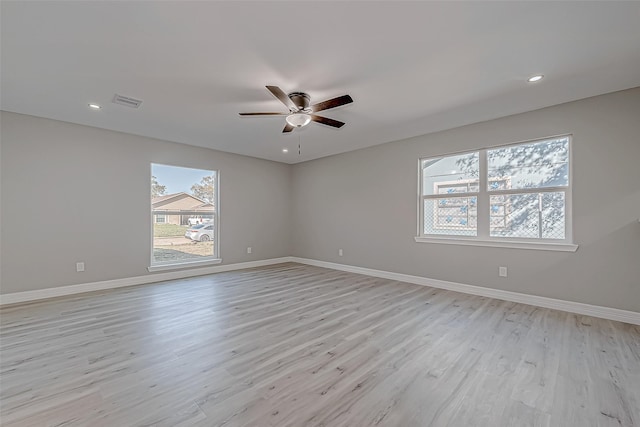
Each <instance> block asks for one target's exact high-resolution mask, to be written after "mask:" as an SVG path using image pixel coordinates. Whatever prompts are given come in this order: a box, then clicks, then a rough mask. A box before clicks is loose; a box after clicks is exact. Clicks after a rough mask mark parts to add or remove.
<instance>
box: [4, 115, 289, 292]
mask: <svg viewBox="0 0 640 427" xmlns="http://www.w3.org/2000/svg"><path fill="white" fill-rule="evenodd" d="M0 120H1V125H2V129H1V133H0V141H1V151H0V153H1V155H2V159H1V185H2V188H1V196H2V197H1V203H2V217H1V221H2V222H1V227H2V229H1V253H2V262H1V273H0V274H1V283H2V288H1V292H2V293H3V294H4V293H12V292H20V291H28V290H36V289H43V288H51V287H56V286H63V285H71V284H77V283H88V282H95V281H102V280H109V279H118V278H126V277H134V276H142V275H146V274H150V273H148V272H147V267H148V266H149V258H150V251H151V248H150V239H151V231H150V226H149V221H150V212H149V194H150V189H149V186H150V184H149V174H150V163H164V164H172V165H177V166H186V167H193V168H200V169H213V170H219V171H220V208H221V212H220V218H221V223H220V225H221V231H220V234H221V247H220V254H221V256H222V259H223V261H224V263H225V264H227V263H237V262H244V261H252V260H259V259H267V258H276V257H282V256H287V255H289V254H290V231H289V225H290V224H289V223H290V212H291V206H290V205H291V200H290V197H291V188H290V183H291V176H290V174H291V170H290V166H288V165H285V164H280V163H275V162H270V161H266V160H259V159H254V158H250V157H245V156H239V155H235V154H228V153H223V152H219V151H214V150H208V149H204V148H198V147H191V146H186V145H181V144H176V143H172V142H167V141H160V140H155V139H150V138H144V137H139V136H134V135H129V134H124V133H119V132H112V131H108V130H102V129H97V128H92V127H87V126H79V125H74V124H70V123H63V122H59V121H54V120H47V119H42V118H36V117H32V116H26V115H20V114H14V113H8V112H2V113H1V116H0ZM123 210H124V211H125V213H123V212H122V211H123ZM247 246H251V247H252V248H253V253H252V254H251V255H248V254H247V253H246V248H247ZM77 261H84V262H85V263H86V271H85V272H83V273H77V272H76V271H75V263H76V262H77Z"/></svg>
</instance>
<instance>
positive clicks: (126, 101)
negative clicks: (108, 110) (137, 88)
mask: <svg viewBox="0 0 640 427" xmlns="http://www.w3.org/2000/svg"><path fill="white" fill-rule="evenodd" d="M113 103H114V104H120V105H124V106H126V107H131V108H138V107H139V106H140V104H142V100H141V99H135V98H131V97H128V96H123V95H118V94H117V93H116V94H115V96H114V97H113Z"/></svg>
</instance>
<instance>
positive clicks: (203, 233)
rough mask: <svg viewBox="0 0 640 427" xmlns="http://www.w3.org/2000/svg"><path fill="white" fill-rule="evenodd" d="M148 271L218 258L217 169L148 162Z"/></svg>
mask: <svg viewBox="0 0 640 427" xmlns="http://www.w3.org/2000/svg"><path fill="white" fill-rule="evenodd" d="M151 218H152V219H153V220H152V239H153V244H152V253H151V267H150V268H149V270H150V271H154V270H162V269H168V268H176V267H181V266H192V265H198V264H209V263H215V262H219V261H220V260H219V258H220V256H219V254H218V248H219V243H220V242H219V237H218V236H219V233H218V224H219V218H218V173H217V172H216V171H212V170H205V169H191V168H185V167H179V166H169V165H161V164H152V165H151Z"/></svg>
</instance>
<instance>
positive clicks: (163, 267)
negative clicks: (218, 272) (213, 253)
mask: <svg viewBox="0 0 640 427" xmlns="http://www.w3.org/2000/svg"><path fill="white" fill-rule="evenodd" d="M221 262H222V259H221V258H206V259H198V260H197V261H186V262H180V263H167V264H160V263H156V264H154V265H151V266H149V267H147V270H148V271H149V272H150V273H153V272H154V271H167V270H179V269H181V268H191V267H202V266H205V265H214V264H220V263H221Z"/></svg>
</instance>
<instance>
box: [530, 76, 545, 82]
mask: <svg viewBox="0 0 640 427" xmlns="http://www.w3.org/2000/svg"><path fill="white" fill-rule="evenodd" d="M543 77H544V76H543V75H542V74H538V75H537V76H532V77H529V79H528V80H527V81H528V82H529V83H534V82H539V81H540V80H542V78H543Z"/></svg>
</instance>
